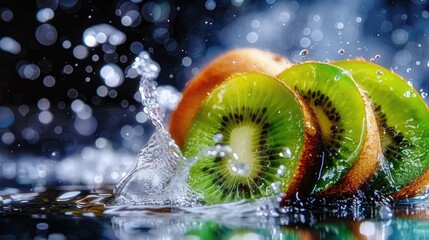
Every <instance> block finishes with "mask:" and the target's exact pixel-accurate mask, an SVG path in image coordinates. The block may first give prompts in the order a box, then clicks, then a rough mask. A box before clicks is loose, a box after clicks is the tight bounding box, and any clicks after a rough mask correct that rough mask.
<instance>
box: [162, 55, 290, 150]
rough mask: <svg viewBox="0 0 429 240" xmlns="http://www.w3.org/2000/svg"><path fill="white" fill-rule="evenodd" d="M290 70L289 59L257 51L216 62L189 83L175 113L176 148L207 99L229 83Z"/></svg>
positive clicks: (222, 57)
mask: <svg viewBox="0 0 429 240" xmlns="http://www.w3.org/2000/svg"><path fill="white" fill-rule="evenodd" d="M289 66H290V63H289V61H288V60H287V59H286V58H285V57H283V56H281V55H278V54H274V53H271V52H267V51H264V50H260V49H255V48H239V49H233V50H230V51H228V52H226V53H224V54H222V55H220V56H218V57H217V58H215V59H213V60H212V61H211V62H210V63H209V64H207V65H206V66H205V67H204V68H203V69H202V70H201V72H200V73H199V74H198V75H196V76H195V77H194V78H193V79H191V80H190V81H189V82H188V84H187V86H186V87H185V89H184V90H183V96H182V100H181V101H180V102H179V104H178V106H177V108H176V109H175V110H174V111H173V112H172V113H171V117H170V124H169V131H170V133H171V136H172V137H173V139H174V140H175V141H176V144H177V145H178V146H179V147H180V148H182V147H183V144H184V142H185V138H186V135H187V133H188V130H189V128H190V126H191V123H192V120H193V118H194V116H195V114H196V113H197V111H198V109H199V107H200V106H201V103H202V102H203V100H204V98H205V97H206V96H207V95H208V94H209V93H210V92H211V91H212V90H213V89H214V88H215V87H216V86H217V85H219V84H220V83H222V82H223V81H224V80H225V79H227V78H228V77H230V76H231V75H234V74H238V73H245V72H256V73H265V74H268V75H271V76H277V74H279V73H280V72H282V71H283V70H284V69H286V68H288V67H289Z"/></svg>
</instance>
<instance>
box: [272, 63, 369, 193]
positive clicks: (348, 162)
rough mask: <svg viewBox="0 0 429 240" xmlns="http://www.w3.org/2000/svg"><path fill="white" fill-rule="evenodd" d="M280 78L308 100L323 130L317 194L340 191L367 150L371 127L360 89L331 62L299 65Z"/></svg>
mask: <svg viewBox="0 0 429 240" xmlns="http://www.w3.org/2000/svg"><path fill="white" fill-rule="evenodd" d="M278 78H279V79H280V80H282V81H284V82H285V83H286V84H287V85H289V86H290V87H291V88H294V89H295V90H296V91H297V92H298V94H300V95H302V96H303V97H304V98H305V99H306V100H307V101H308V103H309V105H310V107H311V108H312V109H313V111H314V112H315V114H316V116H317V119H318V122H319V125H320V128H321V132H322V143H323V148H324V152H325V158H324V166H323V168H322V172H321V175H320V178H319V180H318V182H317V183H316V185H315V187H314V190H313V192H314V193H319V192H322V191H326V190H327V189H328V188H331V187H333V186H335V188H337V186H336V185H334V184H335V183H337V182H339V181H340V180H341V178H342V177H344V176H345V175H346V174H347V173H348V172H349V171H350V169H351V168H352V167H353V165H354V164H355V163H356V162H357V161H358V159H359V156H360V154H361V153H362V151H363V145H364V141H365V136H366V125H367V124H366V111H365V103H364V101H363V99H362V95H361V92H360V90H359V88H358V87H357V85H356V84H355V82H354V81H353V79H352V77H351V76H350V75H349V74H346V73H345V72H344V71H343V70H342V69H340V68H338V67H336V66H333V65H331V64H327V63H318V62H306V63H302V64H298V65H295V66H292V67H291V68H288V69H286V70H285V71H283V72H282V73H281V74H280V75H279V76H278ZM355 175H360V174H355ZM369 176H370V175H368V177H367V176H354V177H353V179H358V178H362V182H365V181H367V180H365V179H364V178H369ZM353 181H354V180H353ZM359 181H360V180H359ZM344 184H345V185H347V184H349V183H344ZM361 185H363V183H362V184H361ZM331 192H332V191H331Z"/></svg>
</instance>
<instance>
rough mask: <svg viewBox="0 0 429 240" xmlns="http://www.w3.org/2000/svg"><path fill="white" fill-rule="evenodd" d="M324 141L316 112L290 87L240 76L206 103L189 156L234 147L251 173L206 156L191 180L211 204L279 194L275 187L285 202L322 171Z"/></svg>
mask: <svg viewBox="0 0 429 240" xmlns="http://www.w3.org/2000/svg"><path fill="white" fill-rule="evenodd" d="M220 135H221V136H222V138H221V140H220V139H219V138H215V137H214V136H220ZM319 139H320V134H319V129H318V127H317V123H316V122H315V118H314V115H312V112H311V110H310V109H309V108H308V107H307V106H306V105H305V104H304V102H303V101H302V100H301V99H300V97H299V96H298V95H296V94H295V93H294V92H293V91H292V90H291V89H289V88H288V87H287V86H286V85H285V84H284V83H282V82H280V81H279V80H277V79H276V78H273V77H270V76H268V75H264V74H259V73H246V74H240V75H235V76H233V77H230V78H229V79H227V80H226V81H225V82H223V83H222V84H221V85H219V86H218V87H216V88H215V89H214V90H213V91H212V92H211V93H210V94H209V96H208V97H207V98H206V99H205V100H204V101H203V103H202V106H201V107H200V109H199V110H198V112H197V114H196V116H195V118H194V120H193V124H192V126H191V128H190V130H189V132H188V134H187V137H186V141H185V145H184V149H183V153H184V155H185V156H187V157H193V156H197V155H199V154H200V153H201V151H203V152H204V150H205V149H208V148H210V147H213V146H216V145H217V146H230V147H231V148H232V150H233V151H234V152H235V154H236V156H238V159H239V161H240V162H241V163H243V164H244V165H245V166H246V167H247V171H244V173H243V172H240V171H235V170H236V169H235V170H234V168H233V166H232V165H231V161H232V159H231V157H228V156H229V155H225V156H223V155H222V154H219V155H217V156H208V155H202V156H201V157H200V159H199V160H198V161H197V162H196V164H195V165H194V166H193V167H192V168H191V169H190V174H189V178H188V180H187V181H188V184H189V186H190V187H191V188H192V189H194V191H196V192H197V193H199V194H200V195H201V196H202V197H203V199H204V201H205V202H206V203H208V204H215V203H222V202H230V201H237V200H241V199H257V198H261V197H268V196H275V195H277V194H278V192H277V193H276V191H275V188H277V189H280V191H281V192H284V193H285V198H292V197H293V196H295V194H296V193H302V194H305V193H306V192H308V191H309V189H310V187H311V185H312V184H313V183H314V180H315V178H316V173H317V171H318V169H319V168H320V163H321V161H319V160H320V159H319V157H318V152H319V149H318V146H319V145H320V142H319ZM200 155H201V154H200ZM273 186H274V187H275V188H273Z"/></svg>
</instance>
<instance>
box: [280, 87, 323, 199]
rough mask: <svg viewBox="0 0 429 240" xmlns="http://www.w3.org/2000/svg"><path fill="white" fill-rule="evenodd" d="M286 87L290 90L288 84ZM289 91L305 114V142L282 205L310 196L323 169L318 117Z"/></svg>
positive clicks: (302, 99)
mask: <svg viewBox="0 0 429 240" xmlns="http://www.w3.org/2000/svg"><path fill="white" fill-rule="evenodd" d="M283 84H285V83H283ZM285 86H286V87H287V88H289V86H287V85H286V84H285ZM289 89H290V90H291V91H292V92H293V93H294V94H295V97H296V98H297V99H298V101H299V103H300V104H301V107H302V110H303V113H304V132H305V133H304V134H305V137H304V139H305V140H304V146H303V149H302V154H301V159H300V162H299V165H298V170H297V171H296V175H295V177H294V178H293V179H294V180H293V182H292V183H291V184H290V186H289V188H288V190H287V191H285V192H284V193H285V194H284V196H283V197H282V204H284V203H285V200H296V199H299V198H302V197H306V196H308V195H309V194H310V192H311V190H312V188H313V186H314V184H315V182H316V180H317V177H318V174H319V171H320V168H321V167H322V156H321V152H322V147H321V146H322V133H321V130H320V127H319V124H318V122H317V118H316V115H315V114H314V112H313V110H312V109H311V107H310V106H309V105H308V103H307V101H305V100H304V98H303V97H302V96H300V95H298V94H297V93H296V92H295V91H294V90H292V89H291V88H289Z"/></svg>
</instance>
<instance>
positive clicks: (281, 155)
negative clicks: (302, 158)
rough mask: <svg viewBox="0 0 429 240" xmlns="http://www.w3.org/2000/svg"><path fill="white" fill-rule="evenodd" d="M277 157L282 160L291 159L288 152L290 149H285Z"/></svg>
mask: <svg viewBox="0 0 429 240" xmlns="http://www.w3.org/2000/svg"><path fill="white" fill-rule="evenodd" d="M279 156H280V157H284V158H292V151H291V150H290V148H288V147H285V148H284V149H283V151H282V152H281V153H279Z"/></svg>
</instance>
